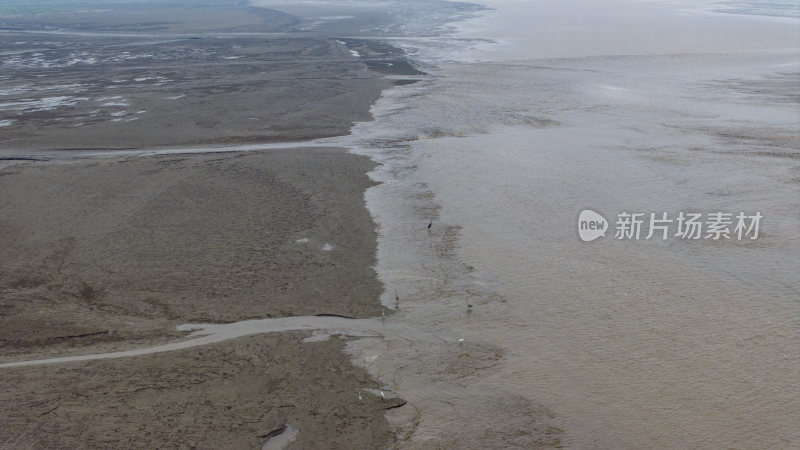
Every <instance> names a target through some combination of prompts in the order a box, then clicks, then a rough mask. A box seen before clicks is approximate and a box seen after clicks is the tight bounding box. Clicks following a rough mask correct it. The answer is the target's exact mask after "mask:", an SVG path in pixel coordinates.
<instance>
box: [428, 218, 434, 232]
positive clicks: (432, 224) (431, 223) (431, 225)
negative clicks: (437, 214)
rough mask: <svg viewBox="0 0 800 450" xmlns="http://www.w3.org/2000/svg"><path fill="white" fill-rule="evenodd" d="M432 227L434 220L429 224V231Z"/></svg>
mask: <svg viewBox="0 0 800 450" xmlns="http://www.w3.org/2000/svg"><path fill="white" fill-rule="evenodd" d="M431 226H433V220H431V221H430V222H428V229H429V230H430V229H431Z"/></svg>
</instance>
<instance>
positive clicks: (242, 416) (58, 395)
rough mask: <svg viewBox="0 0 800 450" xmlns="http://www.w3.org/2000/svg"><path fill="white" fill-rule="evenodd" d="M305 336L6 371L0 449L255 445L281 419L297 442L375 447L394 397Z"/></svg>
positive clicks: (387, 434)
mask: <svg viewBox="0 0 800 450" xmlns="http://www.w3.org/2000/svg"><path fill="white" fill-rule="evenodd" d="M309 334H310V333H308V332H290V333H282V334H278V333H273V334H268V335H258V336H251V337H245V338H241V339H237V340H234V341H227V342H223V343H219V344H214V345H208V346H203V347H197V348H193V349H190V350H186V351H180V352H171V353H161V354H157V355H148V356H141V357H136V358H122V359H115V360H109V361H96V362H90V363H77V364H75V363H73V364H66V365H63V364H62V365H49V366H40V367H26V368H18V369H6V370H5V371H4V373H3V382H2V383H3V394H2V401H0V422H2V423H3V433H2V437H1V438H0V447H3V448H261V446H262V444H263V443H264V442H266V441H267V440H268V439H269V437H270V436H271V432H273V431H276V430H277V431H278V432H279V431H280V429H281V427H283V426H284V425H285V424H288V425H290V426H292V427H293V428H295V429H296V430H298V434H297V436H296V441H295V442H296V443H297V444H298V446H300V447H302V448H379V447H382V446H383V445H385V443H386V442H388V441H389V440H390V439H391V437H392V432H391V430H390V428H389V425H388V423H387V422H386V420H385V419H384V418H383V413H384V411H385V410H386V409H388V408H392V407H396V406H398V405H400V404H402V403H403V402H402V401H401V400H399V399H396V398H389V397H387V398H386V399H383V398H381V397H380V396H379V395H375V394H372V393H370V392H369V391H367V390H364V389H365V388H366V389H375V387H376V385H375V384H374V382H372V381H371V380H370V377H369V376H368V375H367V374H366V372H365V371H363V370H361V369H355V368H353V367H352V366H351V365H350V363H349V361H347V359H346V358H343V357H342V352H341V350H342V347H343V346H344V344H345V340H343V339H331V340H328V341H321V342H309V343H303V342H302V339H303V338H304V337H306V336H307V335H309ZM359 392H361V400H359ZM273 434H274V433H273Z"/></svg>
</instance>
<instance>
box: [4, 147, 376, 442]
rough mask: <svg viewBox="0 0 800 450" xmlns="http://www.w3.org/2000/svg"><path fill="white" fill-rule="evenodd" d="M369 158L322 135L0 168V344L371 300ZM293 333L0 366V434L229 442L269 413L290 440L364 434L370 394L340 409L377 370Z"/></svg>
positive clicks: (77, 348) (134, 343)
mask: <svg viewBox="0 0 800 450" xmlns="http://www.w3.org/2000/svg"><path fill="white" fill-rule="evenodd" d="M372 167H374V163H372V162H370V161H369V160H368V159H367V158H365V157H361V156H356V155H349V154H346V153H345V152H344V150H341V149H334V148H317V149H285V150H270V151H266V152H258V153H224V154H214V153H212V154H202V155H176V156H153V157H127V158H106V159H99V160H98V159H88V160H72V161H67V162H63V161H61V162H47V163H42V162H38V163H37V162H25V163H22V164H15V165H12V166H9V167H6V168H5V169H4V170H2V172H0V186H1V187H0V191H2V192H3V199H2V201H1V202H0V203H1V204H0V217H2V221H1V222H2V229H3V230H4V233H2V238H0V239H2V243H1V244H0V247H2V248H3V249H4V251H3V253H2V258H0V272H1V273H2V275H1V276H0V280H2V282H0V285H1V286H0V298H2V302H1V303H2V310H0V323H1V325H0V330H2V331H0V343H1V344H2V345H0V354H1V355H2V356H0V358H2V361H3V362H8V361H15V360H26V359H33V358H36V357H52V356H56V355H59V356H63V355H70V354H86V353H97V352H106V351H115V350H126V349H131V348H138V347H143V346H147V345H152V344H158V343H164V342H168V341H175V340H178V339H181V337H182V336H183V335H184V333H183V332H179V331H177V330H176V325H179V324H182V323H186V322H214V323H220V322H233V321H237V320H243V319H248V318H264V317H282V316H294V315H314V314H338V315H345V316H352V317H370V316H376V315H380V306H379V303H378V300H377V298H378V296H379V294H380V292H381V286H380V284H379V283H378V281H377V280H376V278H375V273H374V271H373V270H372V266H373V265H374V263H375V253H374V252H375V234H374V223H373V222H372V220H371V218H370V216H369V214H368V213H367V211H366V209H365V207H364V199H363V191H364V189H365V188H366V187H368V186H370V185H372V182H371V181H370V180H369V179H368V178H367V176H366V171H367V170H369V169H370V168H372ZM309 334H310V333H309V332H305V333H297V332H290V333H287V334H277V333H272V334H269V335H259V336H253V337H247V338H242V339H237V340H233V341H228V342H225V343H219V344H213V345H210V346H208V347H207V348H206V347H204V348H196V349H190V350H184V351H176V352H169V353H164V354H159V355H153V356H144V357H136V358H124V359H120V360H114V361H107V362H90V363H69V364H57V365H52V366H47V367H41V368H35V369H31V368H21V369H8V370H7V371H4V373H3V377H2V386H3V389H2V391H3V394H2V401H0V404H2V407H0V423H2V424H3V433H2V438H1V439H0V447H8V448H24V447H42V446H44V447H49V446H59V447H63V446H65V447H85V446H88V447H105V448H107V447H109V446H110V447H126V448H127V447H131V446H134V447H136V446H140V447H153V446H167V447H173V446H177V447H181V446H185V447H189V446H193V445H195V444H196V445H198V446H204V447H232V448H243V447H247V446H253V445H256V444H257V443H258V442H262V441H264V440H265V438H262V437H260V436H262V435H265V434H266V433H268V432H269V431H271V430H273V429H274V428H276V427H278V426H280V425H281V424H283V423H290V424H292V425H293V426H295V427H297V428H298V429H300V430H301V431H300V434H298V437H297V442H298V443H299V444H302V445H308V446H315V445H320V444H321V443H322V442H334V443H336V442H339V441H337V439H345V437H346V441H347V442H352V440H353V439H368V440H369V442H366V441H365V442H364V443H363V445H364V446H365V447H374V446H375V445H377V444H376V443H378V442H384V441H385V440H386V439H387V437H388V436H389V434H387V433H388V424H387V422H386V420H385V419H384V418H383V413H382V411H381V410H380V408H381V407H385V406H386V405H387V404H386V403H385V402H384V403H380V404H379V402H378V401H377V400H375V399H374V396H370V395H369V394H367V393H364V395H363V398H365V400H364V403H361V404H360V405H358V410H357V411H356V410H355V409H354V408H356V406H357V405H356V403H355V402H356V401H357V398H358V397H357V388H358V387H361V388H373V389H374V388H375V387H376V386H377V383H376V382H374V381H368V378H367V376H366V375H365V374H364V373H363V372H362V371H361V370H360V369H356V368H354V367H353V366H352V365H351V364H350V362H349V357H347V356H346V355H345V354H344V353H342V352H340V351H339V349H340V348H341V346H342V345H343V343H342V342H341V341H338V340H335V339H334V340H332V341H329V342H316V343H303V342H302V338H303V337H305V336H307V335H309ZM368 399H372V400H368ZM370 402H371V403H370ZM38 405H48V407H47V408H45V409H49V408H52V407H54V406H56V405H59V406H58V410H57V411H56V410H54V411H52V412H50V413H47V414H43V415H40V414H41V413H42V411H40V410H39V408H38ZM287 405H290V406H287ZM365 429H367V430H370V431H368V432H364V430H365Z"/></svg>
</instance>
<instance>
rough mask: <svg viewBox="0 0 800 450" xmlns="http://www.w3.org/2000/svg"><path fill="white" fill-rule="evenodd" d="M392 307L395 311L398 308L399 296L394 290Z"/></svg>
mask: <svg viewBox="0 0 800 450" xmlns="http://www.w3.org/2000/svg"><path fill="white" fill-rule="evenodd" d="M394 309H395V310H396V311H399V310H400V296H399V295H397V291H396V290H395V291H394Z"/></svg>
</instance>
